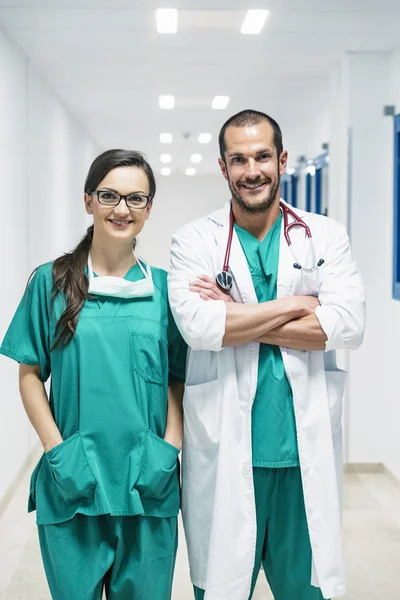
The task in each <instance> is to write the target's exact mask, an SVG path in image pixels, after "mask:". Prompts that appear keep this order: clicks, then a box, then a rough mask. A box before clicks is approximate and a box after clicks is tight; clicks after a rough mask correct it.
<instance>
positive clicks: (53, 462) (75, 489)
mask: <svg viewBox="0 0 400 600" xmlns="http://www.w3.org/2000/svg"><path fill="white" fill-rule="evenodd" d="M45 456H46V458H47V460H48V463H49V466H50V470H51V473H52V476H53V479H54V482H55V484H56V485H57V488H58V490H59V492H60V494H61V495H62V497H63V498H64V500H65V501H66V502H67V503H73V502H77V501H78V500H80V499H82V498H90V497H92V496H93V494H94V490H95V487H96V485H97V483H96V480H95V479H94V477H93V474H92V471H91V469H90V466H89V463H88V461H87V458H86V454H85V450H84V448H83V443H82V438H81V435H80V432H79V431H77V432H76V433H74V435H72V436H71V437H69V438H67V439H66V440H65V441H64V442H62V443H61V444H59V445H58V446H55V448H52V449H51V450H49V452H47V453H46V455H45Z"/></svg>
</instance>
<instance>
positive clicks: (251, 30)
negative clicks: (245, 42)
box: [240, 10, 269, 35]
mask: <svg viewBox="0 0 400 600" xmlns="http://www.w3.org/2000/svg"><path fill="white" fill-rule="evenodd" d="M268 15H269V10H248V11H247V15H246V17H245V19H244V21H243V25H242V28H241V30H240V31H241V33H244V34H249V35H256V34H257V33H260V31H261V29H262V28H263V27H264V23H265V21H266V20H267V17H268Z"/></svg>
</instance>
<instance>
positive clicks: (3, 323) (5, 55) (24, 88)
mask: <svg viewBox="0 0 400 600" xmlns="http://www.w3.org/2000/svg"><path fill="white" fill-rule="evenodd" d="M0 73H1V78H0V115H1V118H0V190H1V198H0V203H1V212H0V256H1V262H0V281H1V284H0V293H1V301H0V302H1V303H0V308H1V310H0V337H1V339H2V338H3V336H4V334H5V331H6V329H7V326H8V324H9V322H10V320H11V318H12V316H13V314H14V312H15V310H16V307H17V305H18V302H19V300H20V298H21V296H22V294H23V292H24V288H25V285H26V282H27V279H28V276H29V274H30V272H31V271H32V270H33V269H34V268H35V267H36V266H37V265H39V264H41V263H43V262H47V261H49V260H52V259H54V258H55V257H56V256H58V255H60V254H61V253H62V252H65V251H68V250H69V249H70V248H71V247H72V246H73V245H74V244H75V243H76V241H77V239H78V237H79V236H80V235H81V234H82V233H83V231H84V228H85V227H86V224H87V219H86V215H85V212H84V210H83V207H82V206H81V208H80V207H79V205H80V204H81V205H82V202H83V192H82V189H83V182H84V177H85V174H86V171H87V168H88V166H89V164H90V162H91V160H92V159H93V158H94V157H95V155H96V146H95V144H94V142H93V141H92V140H90V139H89V137H88V136H87V135H86V134H85V132H84V131H83V129H82V127H81V126H80V125H79V123H77V122H76V121H75V120H74V119H73V117H72V116H71V115H70V114H69V113H68V111H67V110H66V109H65V107H64V106H63V104H62V103H61V102H60V101H59V100H58V99H57V98H56V97H55V95H54V94H53V93H52V92H51V90H50V89H49V88H48V86H47V85H46V83H45V82H44V81H43V80H42V79H41V77H40V76H39V75H38V74H37V73H36V72H35V70H34V69H33V68H32V67H31V65H30V64H29V62H28V60H27V58H26V57H25V56H24V55H23V54H22V53H21V52H20V51H19V49H18V48H17V47H15V46H14V44H13V43H12V42H10V40H9V39H8V38H7V36H6V35H5V34H4V33H3V32H1V31H0ZM0 382H1V386H0V501H1V499H2V498H3V496H4V494H5V493H6V491H7V489H9V487H10V485H11V484H12V483H13V481H14V480H15V477H16V476H17V474H18V472H19V470H20V469H21V467H22V465H23V464H24V461H25V460H26V458H27V456H28V455H29V452H30V450H31V448H32V446H33V443H34V441H35V439H36V437H35V434H34V432H33V429H32V428H31V425H30V424H29V422H28V420H27V418H26V416H25V412H24V410H23V407H22V403H21V400H20V397H19V392H18V365H17V364H16V363H14V362H12V361H10V360H9V359H7V358H5V357H3V356H1V357H0Z"/></svg>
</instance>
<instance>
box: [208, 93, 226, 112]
mask: <svg viewBox="0 0 400 600" xmlns="http://www.w3.org/2000/svg"><path fill="white" fill-rule="evenodd" d="M228 104H229V96H215V98H214V100H213V102H212V107H213V108H216V109H217V110H223V109H224V108H226V107H227V106H228Z"/></svg>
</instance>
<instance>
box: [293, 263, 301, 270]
mask: <svg viewBox="0 0 400 600" xmlns="http://www.w3.org/2000/svg"><path fill="white" fill-rule="evenodd" d="M293 268H294V269H301V265H299V263H294V265H293Z"/></svg>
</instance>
